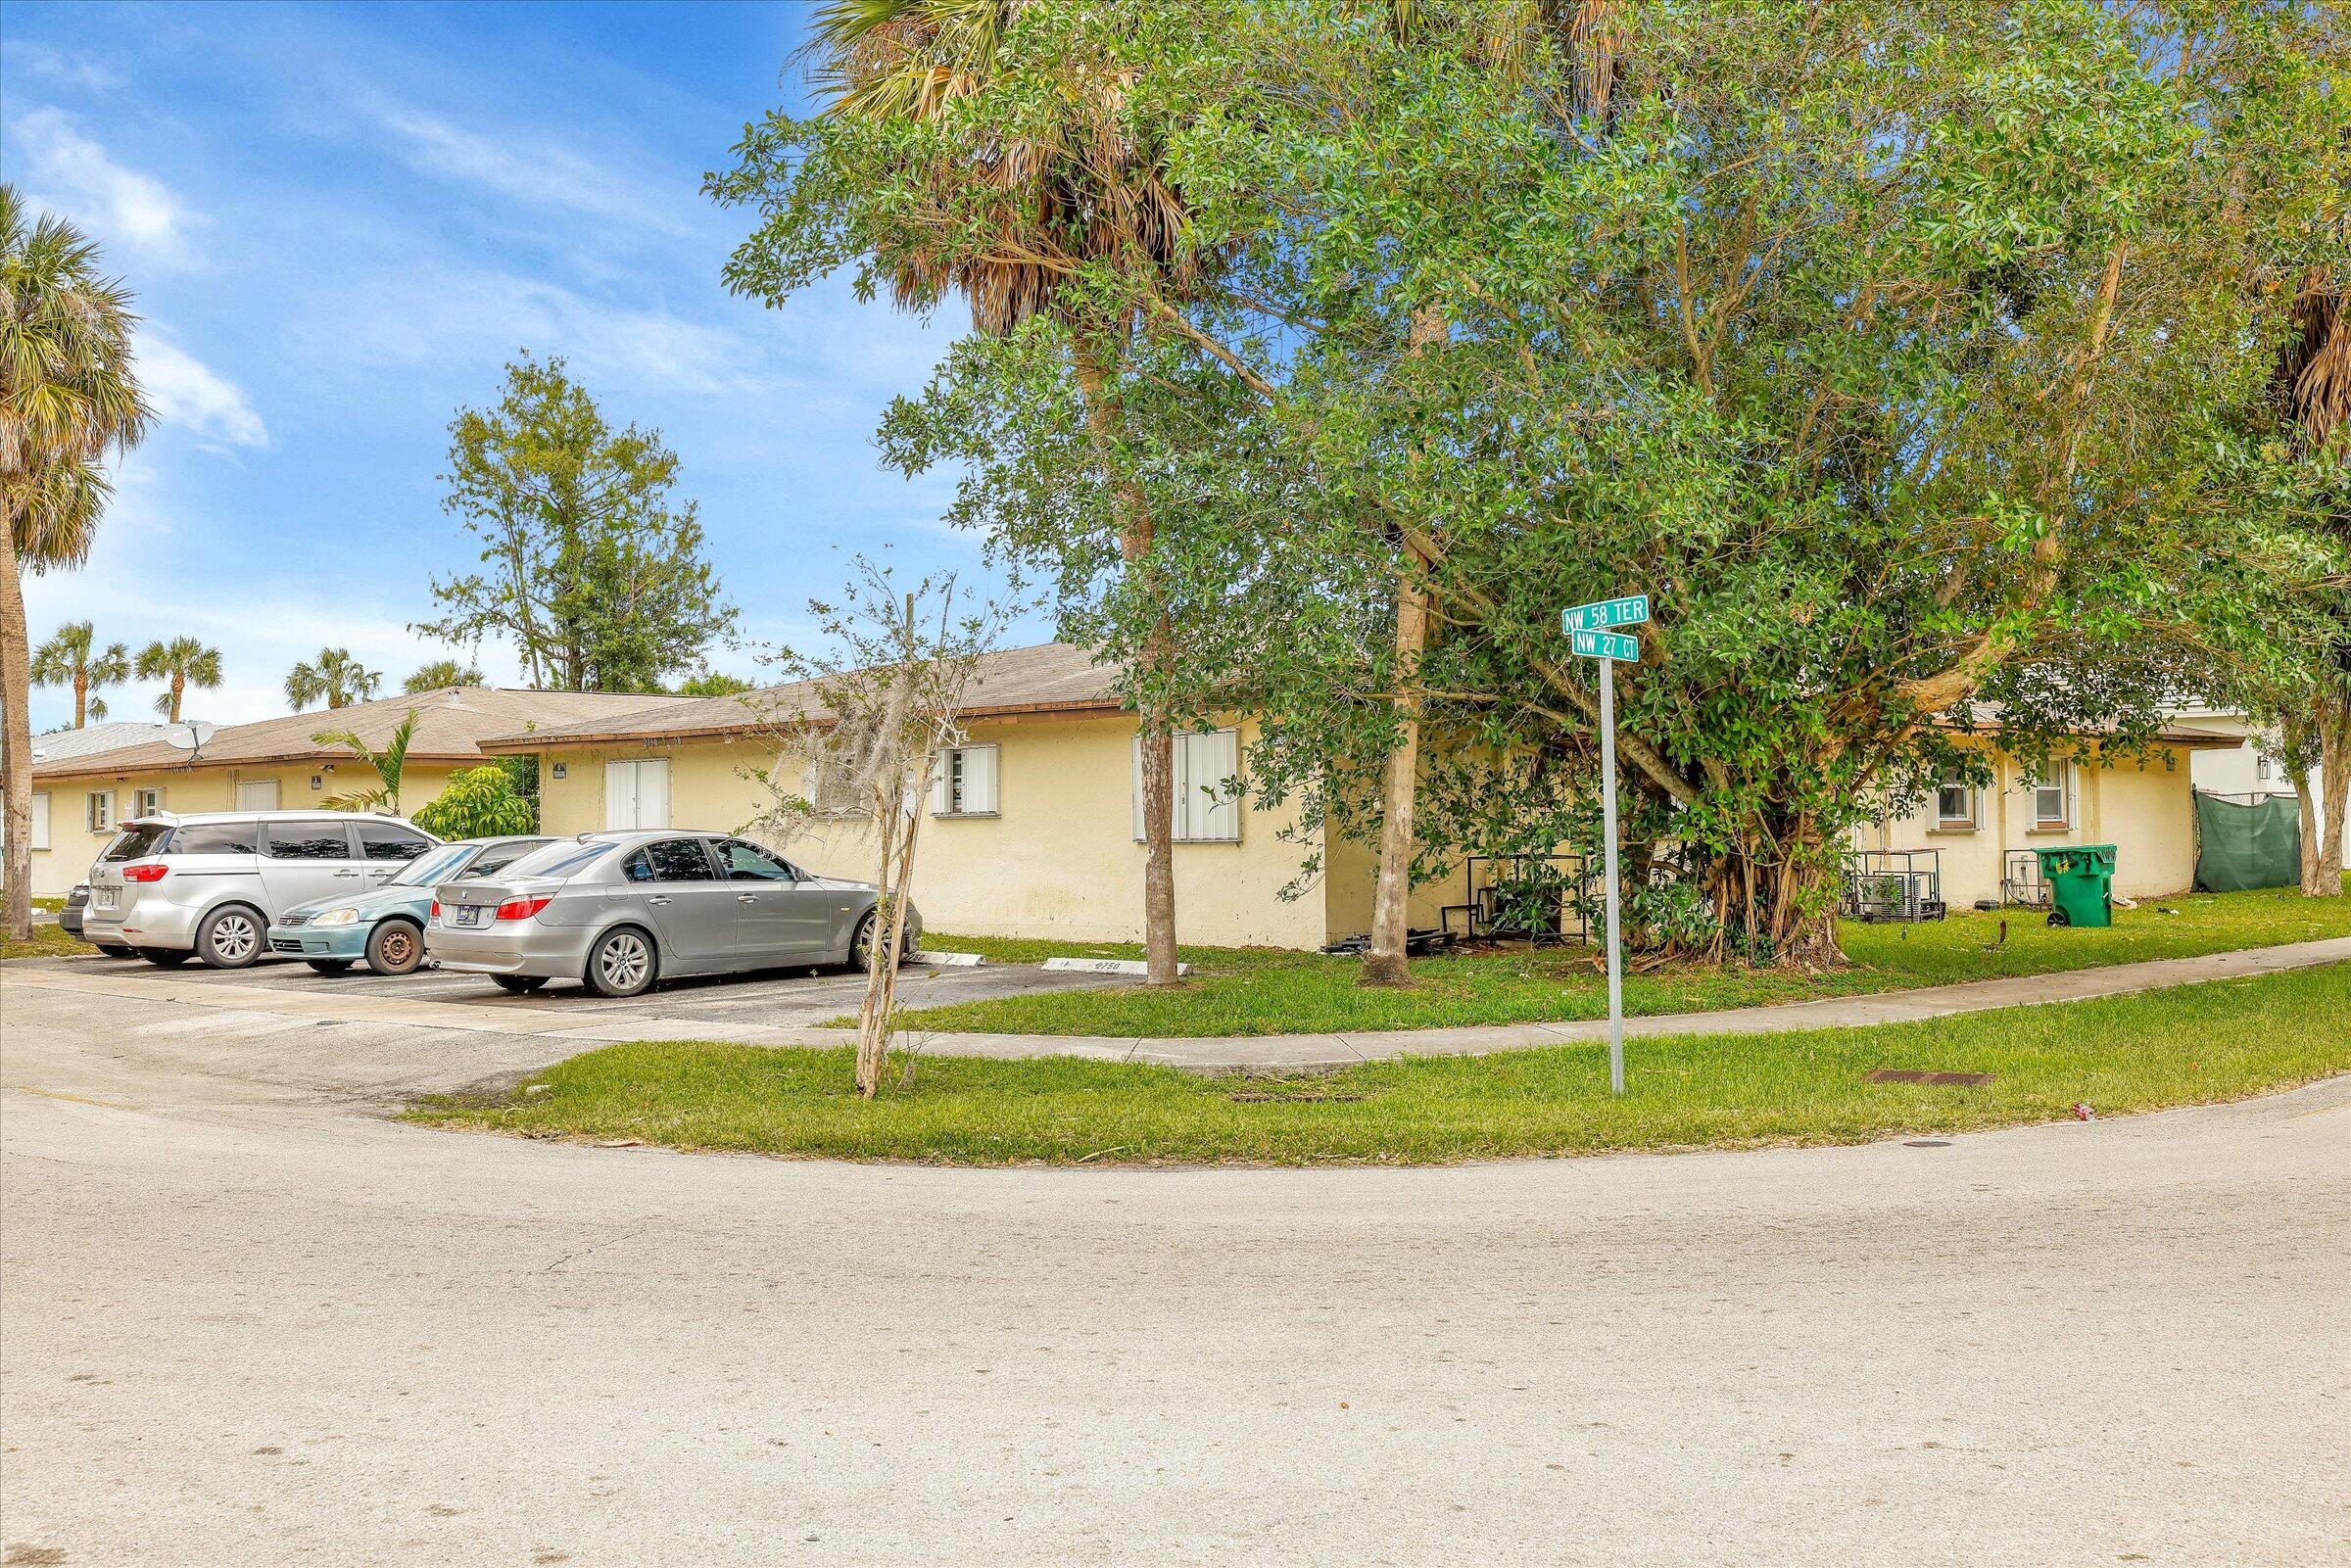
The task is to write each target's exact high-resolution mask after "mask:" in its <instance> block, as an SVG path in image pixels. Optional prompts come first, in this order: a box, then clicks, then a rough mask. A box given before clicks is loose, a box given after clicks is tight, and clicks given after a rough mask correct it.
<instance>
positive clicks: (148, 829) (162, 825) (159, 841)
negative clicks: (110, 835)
mask: <svg viewBox="0 0 2351 1568" xmlns="http://www.w3.org/2000/svg"><path fill="white" fill-rule="evenodd" d="M170 836H171V825H170V824H169V823H166V822H143V823H140V824H139V825H138V826H136V827H134V828H125V829H123V830H122V831H121V832H119V833H117V834H115V841H114V842H113V843H111V844H109V845H107V846H106V853H105V854H103V855H101V856H99V857H98V858H99V859H101V860H103V861H105V862H106V863H107V864H109V865H115V866H119V865H120V864H121V863H122V862H124V861H126V860H137V859H139V858H140V857H141V856H143V855H152V854H154V853H155V852H156V851H158V850H159V849H161V848H163V846H164V840H165V839H167V838H168V837H170Z"/></svg>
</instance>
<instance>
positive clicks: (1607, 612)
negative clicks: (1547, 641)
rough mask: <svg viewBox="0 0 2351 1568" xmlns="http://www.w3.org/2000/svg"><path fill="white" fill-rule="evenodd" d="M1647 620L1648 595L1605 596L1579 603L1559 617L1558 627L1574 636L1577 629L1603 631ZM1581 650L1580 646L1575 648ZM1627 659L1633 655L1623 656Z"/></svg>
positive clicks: (1581, 630)
mask: <svg viewBox="0 0 2351 1568" xmlns="http://www.w3.org/2000/svg"><path fill="white" fill-rule="evenodd" d="M1648 619H1649V595H1648V594H1626V595H1625V596H1624V597H1623V598H1604V599H1602V600H1600V601H1599V602H1598V603H1595V604H1578V605H1576V606H1575V607H1574V608H1573V609H1571V610H1567V611H1564V612H1562V613H1561V614H1560V616H1559V630H1561V631H1563V632H1566V633H1568V634H1570V635H1573V634H1574V633H1577V632H1605V631H1607V629H1608V628H1609V627H1611V626H1639V625H1640V624H1641V623H1643V622H1644V621H1646V620H1648ZM1576 651H1577V652H1579V653H1580V652H1582V651H1583V650H1582V649H1581V648H1578V649H1577V650H1576ZM1625 656H1626V657H1627V658H1630V657H1631V656H1632V655H1630V654H1627V655H1625Z"/></svg>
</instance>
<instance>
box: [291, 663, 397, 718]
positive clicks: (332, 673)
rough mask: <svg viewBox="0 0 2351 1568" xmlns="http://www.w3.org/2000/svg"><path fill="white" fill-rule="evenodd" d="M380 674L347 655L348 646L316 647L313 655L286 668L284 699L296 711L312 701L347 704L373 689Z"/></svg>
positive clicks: (336, 705) (380, 681) (365, 696)
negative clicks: (314, 655) (292, 666)
mask: <svg viewBox="0 0 2351 1568" xmlns="http://www.w3.org/2000/svg"><path fill="white" fill-rule="evenodd" d="M383 684H384V678H383V677H382V676H381V675H379V674H378V673H376V672H375V671H373V670H370V669H369V668H367V666H365V665H364V664H361V663H360V661H359V660H358V659H355V658H353V657H352V656H351V649H349V648H320V649H319V650H318V657H317V658H316V659H314V660H313V659H299V660H297V661H295V665H294V668H292V669H291V670H288V671H287V672H286V701H287V703H288V704H289V705H291V706H292V707H293V709H294V711H295V712H297V713H300V712H301V711H302V710H303V709H305V708H307V707H309V706H310V705H311V704H312V703H313V702H324V703H325V704H326V705H327V706H328V707H330V708H347V707H349V706H351V705H352V704H353V703H355V702H364V701H366V700H367V699H368V698H369V697H372V696H374V695H375V693H376V689H377V688H379V687H381V686H382V685H383Z"/></svg>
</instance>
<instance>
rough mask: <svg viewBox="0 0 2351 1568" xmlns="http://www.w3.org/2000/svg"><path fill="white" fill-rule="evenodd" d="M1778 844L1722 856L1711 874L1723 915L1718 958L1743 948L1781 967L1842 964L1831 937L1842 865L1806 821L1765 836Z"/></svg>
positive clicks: (1842, 952)
mask: <svg viewBox="0 0 2351 1568" xmlns="http://www.w3.org/2000/svg"><path fill="white" fill-rule="evenodd" d="M1765 841H1766V842H1769V843H1773V844H1776V845H1777V846H1778V847H1777V848H1776V849H1774V850H1772V851H1770V852H1768V853H1765V852H1758V851H1754V850H1750V851H1748V852H1746V853H1737V852H1734V853H1732V854H1727V855H1725V856H1723V857H1722V858H1721V859H1720V860H1719V861H1717V862H1716V864H1715V868H1714V874H1713V889H1712V891H1713V899H1714V907H1715V909H1716V910H1717V911H1718V912H1719V913H1720V915H1721V927H1720V932H1719V934H1718V936H1717V938H1716V942H1717V947H1718V951H1717V952H1715V953H1714V954H1712V955H1711V956H1712V957H1713V958H1715V959H1716V960H1718V961H1719V960H1720V959H1722V958H1725V957H1728V956H1729V954H1730V950H1731V949H1733V948H1735V947H1744V948H1745V949H1746V952H1747V956H1748V957H1750V958H1751V959H1754V960H1757V961H1759V962H1761V963H1763V964H1766V965H1768V966H1769V967H1770V968H1773V969H1784V970H1824V969H1842V968H1844V967H1845V965H1846V964H1847V962H1848V961H1847V958H1846V956H1845V949H1844V948H1842V947H1840V946H1839V945H1838V943H1837V903H1838V899H1837V894H1838V891H1839V886H1838V880H1839V877H1840V871H1839V868H1838V864H1837V857H1836V855H1835V853H1834V850H1833V846H1831V845H1828V844H1826V843H1820V842H1815V841H1812V832H1811V830H1810V829H1809V827H1808V826H1807V825H1805V824H1800V823H1799V824H1796V825H1793V826H1791V827H1788V828H1785V829H1784V830H1782V831H1780V832H1774V833H1771V834H1769V835H1767V836H1766V838H1765Z"/></svg>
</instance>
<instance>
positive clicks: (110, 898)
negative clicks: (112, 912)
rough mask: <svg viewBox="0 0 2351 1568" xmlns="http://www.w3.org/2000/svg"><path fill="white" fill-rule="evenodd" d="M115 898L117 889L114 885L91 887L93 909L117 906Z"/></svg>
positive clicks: (91, 906)
mask: <svg viewBox="0 0 2351 1568" xmlns="http://www.w3.org/2000/svg"><path fill="white" fill-rule="evenodd" d="M115 899H116V889H114V888H112V887H93V888H91V889H90V908H92V909H112V908H114V907H115Z"/></svg>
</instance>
